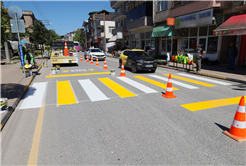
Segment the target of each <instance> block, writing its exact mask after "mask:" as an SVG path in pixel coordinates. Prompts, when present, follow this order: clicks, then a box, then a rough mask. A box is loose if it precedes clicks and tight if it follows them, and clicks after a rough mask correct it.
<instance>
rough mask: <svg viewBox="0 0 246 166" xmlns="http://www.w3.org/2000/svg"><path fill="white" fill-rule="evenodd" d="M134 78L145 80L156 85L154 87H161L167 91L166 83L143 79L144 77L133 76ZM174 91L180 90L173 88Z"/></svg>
mask: <svg viewBox="0 0 246 166" xmlns="http://www.w3.org/2000/svg"><path fill="white" fill-rule="evenodd" d="M133 77H136V78H138V79H140V80H143V81H146V82H148V83H151V84H154V85H156V86H159V87H161V88H164V89H167V84H164V83H161V82H158V81H155V80H152V79H149V78H146V77H143V76H133ZM173 90H179V89H178V88H174V87H173Z"/></svg>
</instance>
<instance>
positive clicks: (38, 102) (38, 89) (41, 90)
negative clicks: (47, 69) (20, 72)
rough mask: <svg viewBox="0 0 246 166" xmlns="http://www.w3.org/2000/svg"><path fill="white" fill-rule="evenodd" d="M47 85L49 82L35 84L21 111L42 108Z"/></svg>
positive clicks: (27, 94) (27, 95)
mask: <svg viewBox="0 0 246 166" xmlns="http://www.w3.org/2000/svg"><path fill="white" fill-rule="evenodd" d="M46 85H47V82H40V83H34V84H33V85H32V86H31V87H30V88H29V90H28V91H27V93H26V95H25V97H24V100H23V102H22V104H21V106H20V109H28V108H40V107H42V106H43V99H44V95H45V92H46Z"/></svg>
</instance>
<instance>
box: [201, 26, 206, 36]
mask: <svg viewBox="0 0 246 166" xmlns="http://www.w3.org/2000/svg"><path fill="white" fill-rule="evenodd" d="M207 32H208V26H205V27H200V28H199V36H207Z"/></svg>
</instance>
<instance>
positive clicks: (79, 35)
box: [73, 29, 85, 46]
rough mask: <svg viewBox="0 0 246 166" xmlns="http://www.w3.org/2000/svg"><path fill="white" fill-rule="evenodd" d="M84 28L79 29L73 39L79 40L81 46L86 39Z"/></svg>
mask: <svg viewBox="0 0 246 166" xmlns="http://www.w3.org/2000/svg"><path fill="white" fill-rule="evenodd" d="M82 31H83V29H77V31H76V33H75V36H74V39H73V41H78V42H79V43H80V46H82V45H84V44H85V39H84V36H83V34H82Z"/></svg>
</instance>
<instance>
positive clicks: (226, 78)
mask: <svg viewBox="0 0 246 166" xmlns="http://www.w3.org/2000/svg"><path fill="white" fill-rule="evenodd" d="M157 66H158V67H163V68H169V69H173V70H179V68H176V67H175V68H174V67H169V66H165V65H157ZM181 71H183V72H187V73H193V74H197V75H203V76H207V77H213V78H218V79H223V80H228V81H233V82H238V83H243V84H246V81H243V80H238V79H234V78H228V77H221V76H217V75H212V74H206V73H195V72H194V71H188V70H187V69H182V70H181Z"/></svg>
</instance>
